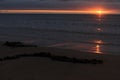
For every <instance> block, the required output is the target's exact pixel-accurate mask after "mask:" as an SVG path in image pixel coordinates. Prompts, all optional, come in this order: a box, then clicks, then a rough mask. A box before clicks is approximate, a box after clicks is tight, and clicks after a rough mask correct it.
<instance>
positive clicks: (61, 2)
mask: <svg viewBox="0 0 120 80" xmlns="http://www.w3.org/2000/svg"><path fill="white" fill-rule="evenodd" d="M88 8H104V9H108V10H116V11H119V9H120V0H0V10H8V9H21V10H23V9H25V10H26V9H28V10H31V9H32V10H35V9H36V10H38V9H39V10H85V9H88Z"/></svg>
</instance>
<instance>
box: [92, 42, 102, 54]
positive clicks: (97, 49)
mask: <svg viewBox="0 0 120 80" xmlns="http://www.w3.org/2000/svg"><path fill="white" fill-rule="evenodd" d="M94 43H95V44H96V45H95V50H94V53H98V54H100V53H102V50H101V45H103V43H104V42H103V41H102V40H95V41H94Z"/></svg>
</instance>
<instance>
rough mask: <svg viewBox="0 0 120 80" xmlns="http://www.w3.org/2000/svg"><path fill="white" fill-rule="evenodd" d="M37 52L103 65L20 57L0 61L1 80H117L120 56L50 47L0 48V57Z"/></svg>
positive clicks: (119, 70) (119, 69) (119, 78)
mask: <svg viewBox="0 0 120 80" xmlns="http://www.w3.org/2000/svg"><path fill="white" fill-rule="evenodd" d="M0 44H1V43H0ZM39 52H50V53H51V54H53V55H57V56H67V57H75V58H78V59H88V60H90V59H99V60H103V62H104V63H103V64H75V63H69V62H61V61H53V60H50V59H49V58H43V57H26V58H25V57H23V58H20V59H15V60H6V61H0V80H120V76H119V75H120V56H119V55H108V54H93V53H85V52H80V51H74V50H69V49H60V48H52V47H15V48H12V47H8V46H0V58H3V57H5V56H14V55H18V54H24V53H26V54H33V53H39Z"/></svg>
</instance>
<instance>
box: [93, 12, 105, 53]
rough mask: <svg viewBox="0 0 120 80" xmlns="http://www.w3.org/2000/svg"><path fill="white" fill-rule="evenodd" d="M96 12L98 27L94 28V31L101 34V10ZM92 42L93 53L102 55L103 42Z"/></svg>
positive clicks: (99, 40)
mask: <svg viewBox="0 0 120 80" xmlns="http://www.w3.org/2000/svg"><path fill="white" fill-rule="evenodd" d="M97 12H98V24H99V26H98V27H97V28H96V31H97V33H101V32H103V29H102V28H101V24H102V16H103V15H104V14H103V12H102V11H101V10H99V11H97ZM98 36H99V35H98ZM93 42H94V43H95V44H96V45H95V50H94V53H97V54H101V53H102V50H101V48H102V47H101V45H103V43H104V42H103V41H102V40H101V39H98V40H95V41H93Z"/></svg>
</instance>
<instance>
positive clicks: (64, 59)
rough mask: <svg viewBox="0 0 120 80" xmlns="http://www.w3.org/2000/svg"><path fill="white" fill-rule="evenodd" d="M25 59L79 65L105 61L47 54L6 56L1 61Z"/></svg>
mask: <svg viewBox="0 0 120 80" xmlns="http://www.w3.org/2000/svg"><path fill="white" fill-rule="evenodd" d="M23 57H44V58H49V59H51V60H52V61H60V62H70V63H78V64H103V60H97V59H78V58H74V57H73V58H71V57H67V56H57V55H53V54H51V53H47V52H40V53H33V54H19V55H15V56H6V57H4V58H0V61H1V62H2V61H6V60H15V59H19V58H23Z"/></svg>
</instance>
